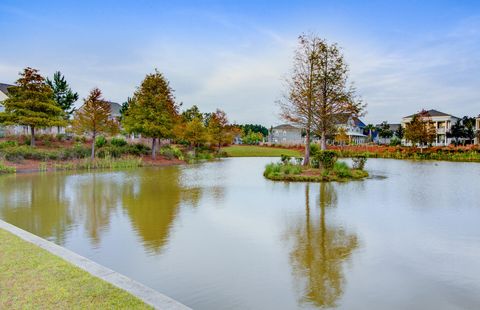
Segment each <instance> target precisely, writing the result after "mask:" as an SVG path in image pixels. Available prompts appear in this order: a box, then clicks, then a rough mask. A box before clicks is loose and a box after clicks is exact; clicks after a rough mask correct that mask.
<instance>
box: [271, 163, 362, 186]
mask: <svg viewBox="0 0 480 310" xmlns="http://www.w3.org/2000/svg"><path fill="white" fill-rule="evenodd" d="M263 176H264V177H265V178H267V179H269V180H272V181H285V182H347V181H352V180H361V179H364V178H366V177H368V176H369V174H368V172H367V171H365V170H363V169H353V168H350V167H348V165H347V164H345V163H341V162H338V163H335V165H334V166H333V168H332V169H323V168H313V167H303V166H300V165H295V164H291V163H271V164H268V165H267V166H266V167H265V171H264V172H263Z"/></svg>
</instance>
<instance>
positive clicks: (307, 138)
mask: <svg viewBox="0 0 480 310" xmlns="http://www.w3.org/2000/svg"><path fill="white" fill-rule="evenodd" d="M309 163H310V130H307V133H306V134H305V158H304V159H303V165H304V166H308V164H309Z"/></svg>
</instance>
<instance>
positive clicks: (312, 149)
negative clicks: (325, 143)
mask: <svg viewBox="0 0 480 310" xmlns="http://www.w3.org/2000/svg"><path fill="white" fill-rule="evenodd" d="M319 152H320V146H319V145H318V144H317V143H310V156H311V157H313V156H315V155H317V154H318V153H319Z"/></svg>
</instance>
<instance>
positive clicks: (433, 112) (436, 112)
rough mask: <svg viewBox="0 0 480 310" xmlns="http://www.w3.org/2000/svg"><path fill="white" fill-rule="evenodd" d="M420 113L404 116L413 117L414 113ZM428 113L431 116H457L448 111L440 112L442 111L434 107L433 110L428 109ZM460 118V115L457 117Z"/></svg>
mask: <svg viewBox="0 0 480 310" xmlns="http://www.w3.org/2000/svg"><path fill="white" fill-rule="evenodd" d="M416 114H418V113H415V114H412V115H409V116H405V117H404V118H411V117H413V116H414V115H416ZM427 115H428V116H430V117H438V116H452V117H456V116H453V115H451V114H447V113H443V112H440V111H437V110H434V109H431V110H428V111H427ZM456 118H458V117H456Z"/></svg>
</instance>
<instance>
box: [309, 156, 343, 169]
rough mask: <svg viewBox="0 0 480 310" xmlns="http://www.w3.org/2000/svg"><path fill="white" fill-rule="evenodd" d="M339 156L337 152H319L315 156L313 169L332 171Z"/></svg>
mask: <svg viewBox="0 0 480 310" xmlns="http://www.w3.org/2000/svg"><path fill="white" fill-rule="evenodd" d="M337 159H338V155H337V152H335V151H319V152H318V153H317V154H315V156H313V161H312V167H313V168H323V169H326V170H330V169H332V168H333V167H334V165H335V163H336V162H337Z"/></svg>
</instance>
